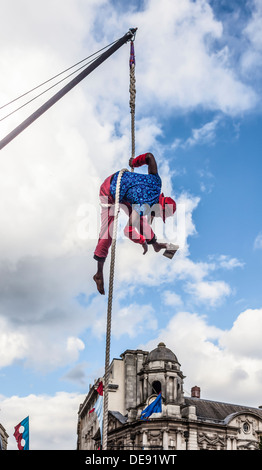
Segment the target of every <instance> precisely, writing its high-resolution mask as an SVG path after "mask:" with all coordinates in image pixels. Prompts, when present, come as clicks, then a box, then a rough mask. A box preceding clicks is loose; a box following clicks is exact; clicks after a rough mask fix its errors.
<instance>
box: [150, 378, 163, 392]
mask: <svg viewBox="0 0 262 470" xmlns="http://www.w3.org/2000/svg"><path fill="white" fill-rule="evenodd" d="M160 392H161V382H159V380H155V381H154V382H153V383H152V393H157V395H158V394H159V393H160Z"/></svg>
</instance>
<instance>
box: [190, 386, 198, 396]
mask: <svg viewBox="0 0 262 470" xmlns="http://www.w3.org/2000/svg"><path fill="white" fill-rule="evenodd" d="M191 397H192V398H200V387H197V386H196V385H195V386H194V387H192V388H191Z"/></svg>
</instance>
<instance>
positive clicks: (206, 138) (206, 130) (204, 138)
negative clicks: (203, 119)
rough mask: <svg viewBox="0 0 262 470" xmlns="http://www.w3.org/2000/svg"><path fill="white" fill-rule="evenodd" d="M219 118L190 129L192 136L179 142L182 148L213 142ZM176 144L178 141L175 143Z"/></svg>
mask: <svg viewBox="0 0 262 470" xmlns="http://www.w3.org/2000/svg"><path fill="white" fill-rule="evenodd" d="M220 120H221V118H220V117H218V116H217V117H216V118H215V119H213V120H212V121H210V122H207V123H206V124H204V125H203V126H202V127H199V128H197V129H192V136H191V137H189V138H188V139H187V140H186V141H185V142H184V143H180V146H181V147H183V148H185V149H186V148H188V147H193V146H194V145H207V144H211V143H213V142H214V140H215V137H216V130H217V127H218V124H219V122H220ZM175 146H176V147H177V146H178V142H177V143H175Z"/></svg>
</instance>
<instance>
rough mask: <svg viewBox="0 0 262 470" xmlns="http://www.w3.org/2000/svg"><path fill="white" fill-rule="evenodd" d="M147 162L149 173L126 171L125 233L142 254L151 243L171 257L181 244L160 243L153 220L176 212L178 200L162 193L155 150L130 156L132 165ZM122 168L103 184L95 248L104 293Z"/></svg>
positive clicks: (121, 199)
mask: <svg viewBox="0 0 262 470" xmlns="http://www.w3.org/2000/svg"><path fill="white" fill-rule="evenodd" d="M142 165H148V174H141V173H135V172H131V171H125V172H124V173H123V175H122V179H121V184H120V196H119V202H120V203H121V208H122V209H123V210H124V211H125V212H126V214H127V216H128V222H127V225H126V226H125V228H124V234H125V236H127V237H128V238H129V239H130V240H132V241H133V242H134V243H137V244H139V245H141V246H142V249H143V254H144V255H145V254H146V253H147V251H148V245H152V246H153V249H154V251H155V252H156V253H158V252H159V251H160V250H162V249H164V250H165V254H166V256H167V257H169V258H171V257H172V256H173V255H174V253H175V251H176V250H177V249H178V246H176V245H175V246H172V245H171V246H170V245H169V244H167V243H158V242H157V238H156V235H155V234H154V232H153V230H152V228H151V226H150V225H151V224H152V222H153V219H154V217H161V218H162V220H163V222H164V223H165V221H166V219H167V217H171V216H173V214H174V213H175V211H176V202H175V201H174V199H172V198H171V197H165V196H164V194H163V193H161V186H162V182H161V178H160V176H159V174H158V168H157V163H156V159H155V157H154V155H153V154H152V153H144V154H142V155H139V156H138V157H136V158H134V159H132V158H130V160H129V166H130V167H131V168H137V167H140V166H142ZM118 174H119V171H118V172H116V173H114V174H113V175H111V176H109V177H108V178H106V180H105V181H104V182H103V184H102V185H101V187H100V193H99V198H100V205H101V207H102V209H101V229H100V233H99V239H98V243H97V246H96V249H95V252H94V259H95V260H96V261H97V272H96V274H95V275H94V276H93V279H94V281H95V282H96V285H97V290H98V292H100V294H102V295H104V294H105V289H104V275H103V269H104V263H105V260H106V258H107V255H108V251H109V248H110V246H111V244H112V233H111V232H112V223H113V221H114V211H112V207H113V206H114V204H115V195H116V184H117V177H118Z"/></svg>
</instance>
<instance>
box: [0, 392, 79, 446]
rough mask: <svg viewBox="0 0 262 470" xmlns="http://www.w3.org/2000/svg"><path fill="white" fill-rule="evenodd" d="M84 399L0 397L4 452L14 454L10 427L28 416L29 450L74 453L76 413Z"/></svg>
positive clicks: (64, 395)
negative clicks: (5, 432) (6, 446)
mask: <svg viewBox="0 0 262 470" xmlns="http://www.w3.org/2000/svg"><path fill="white" fill-rule="evenodd" d="M84 398H85V395H80V394H77V393H65V392H58V393H56V394H55V395H54V396H51V395H34V394H31V395H28V396H25V397H20V396H18V395H14V396H11V397H5V396H2V395H0V406H1V424H3V426H4V427H5V429H6V431H7V433H8V434H9V439H8V450H17V443H16V441H15V438H14V436H13V433H14V426H16V425H17V424H18V423H19V422H20V421H22V419H24V418H25V417H26V416H29V433H30V443H29V445H30V449H31V450H76V442H77V434H76V429H77V412H78V409H79V405H80V403H82V402H83V400H84Z"/></svg>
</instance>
